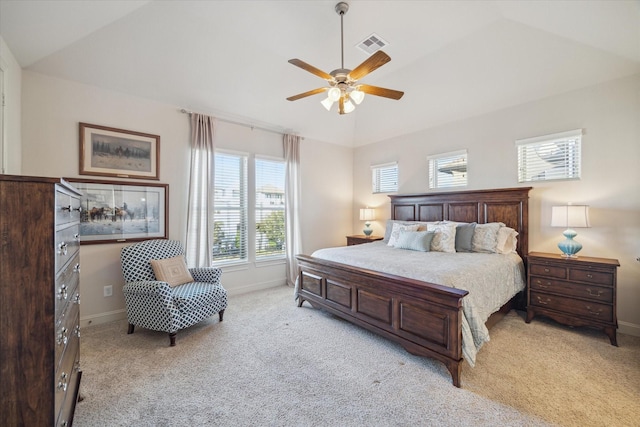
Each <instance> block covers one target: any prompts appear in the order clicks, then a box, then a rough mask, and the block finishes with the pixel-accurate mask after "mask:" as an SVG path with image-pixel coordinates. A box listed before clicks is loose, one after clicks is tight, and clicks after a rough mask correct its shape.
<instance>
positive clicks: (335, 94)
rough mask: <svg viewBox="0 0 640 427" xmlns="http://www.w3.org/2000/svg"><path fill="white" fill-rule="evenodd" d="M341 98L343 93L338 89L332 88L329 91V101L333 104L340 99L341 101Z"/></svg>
mask: <svg viewBox="0 0 640 427" xmlns="http://www.w3.org/2000/svg"><path fill="white" fill-rule="evenodd" d="M340 96H342V91H341V90H340V89H338V88H337V87H332V88H331V89H329V93H328V99H330V100H331V101H332V102H336V101H337V100H338V99H340Z"/></svg>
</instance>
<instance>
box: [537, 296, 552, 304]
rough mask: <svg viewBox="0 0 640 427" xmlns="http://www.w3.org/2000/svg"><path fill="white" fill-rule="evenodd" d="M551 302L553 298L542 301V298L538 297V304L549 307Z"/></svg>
mask: <svg viewBox="0 0 640 427" xmlns="http://www.w3.org/2000/svg"><path fill="white" fill-rule="evenodd" d="M550 302H551V298H547V299H546V300H544V301H543V300H542V297H538V303H540V304H542V305H547V304H549V303H550Z"/></svg>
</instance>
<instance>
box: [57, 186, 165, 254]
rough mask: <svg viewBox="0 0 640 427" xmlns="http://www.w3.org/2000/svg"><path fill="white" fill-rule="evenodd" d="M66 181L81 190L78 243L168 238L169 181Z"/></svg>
mask: <svg viewBox="0 0 640 427" xmlns="http://www.w3.org/2000/svg"><path fill="white" fill-rule="evenodd" d="M65 180H67V181H69V182H70V183H71V185H73V186H74V187H75V188H76V189H78V191H80V192H81V193H82V198H81V206H82V210H81V211H80V244H92V243H117V242H137V241H141V240H148V239H162V238H164V239H166V238H167V236H168V228H169V225H168V224H169V221H168V216H169V184H155V183H154V184H151V183H147V184H138V183H132V182H119V181H87V180H83V179H77V178H65Z"/></svg>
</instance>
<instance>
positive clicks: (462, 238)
mask: <svg viewBox="0 0 640 427" xmlns="http://www.w3.org/2000/svg"><path fill="white" fill-rule="evenodd" d="M476 225H477V224H476V223H475V222H471V223H468V224H464V223H462V224H460V223H459V224H457V225H456V252H471V240H472V239H473V233H474V231H475V229H476Z"/></svg>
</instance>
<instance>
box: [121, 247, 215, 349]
mask: <svg viewBox="0 0 640 427" xmlns="http://www.w3.org/2000/svg"><path fill="white" fill-rule="evenodd" d="M178 255H184V249H183V248H182V245H181V244H180V242H178V241H175V240H146V241H143V242H140V243H136V244H134V245H131V246H127V247H125V248H123V249H122V252H121V253H120V260H121V262H122V273H123V275H124V280H125V282H126V284H125V285H124V288H123V292H124V299H125V303H126V306H127V318H128V320H129V330H128V332H127V333H129V334H132V333H133V330H134V328H135V326H136V325H137V326H140V327H143V328H147V329H152V330H154V331H163V332H168V333H169V340H170V345H171V346H174V345H176V333H177V331H179V330H180V329H184V328H187V327H189V326H191V325H194V324H196V323H198V322H200V321H202V320H204V319H206V318H208V317H211V316H212V315H214V314H215V313H218V316H219V318H220V321H222V316H223V314H224V310H225V308H226V307H227V291H226V290H225V289H224V288H223V287H222V286H221V285H220V276H221V274H222V271H221V270H220V269H219V268H214V267H208V268H190V269H189V272H190V273H191V276H192V277H193V280H194V281H193V282H189V283H184V284H182V285H178V286H173V287H172V286H169V284H168V283H167V282H164V281H159V280H157V279H156V276H155V274H154V271H153V269H152V266H151V263H150V261H151V260H162V259H166V258H173V257H176V256H178Z"/></svg>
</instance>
